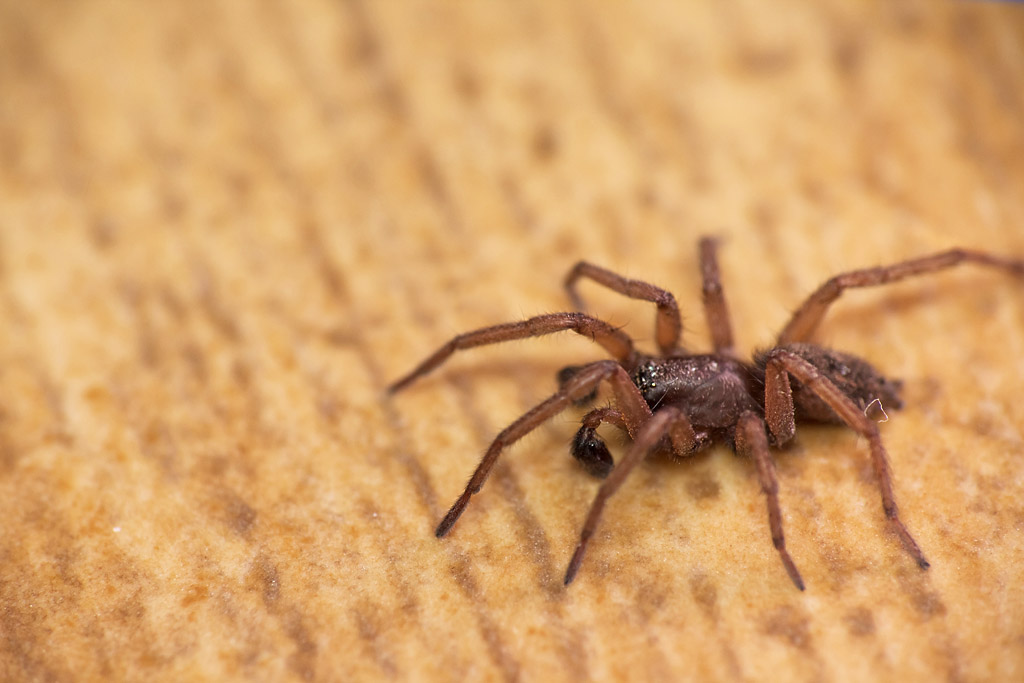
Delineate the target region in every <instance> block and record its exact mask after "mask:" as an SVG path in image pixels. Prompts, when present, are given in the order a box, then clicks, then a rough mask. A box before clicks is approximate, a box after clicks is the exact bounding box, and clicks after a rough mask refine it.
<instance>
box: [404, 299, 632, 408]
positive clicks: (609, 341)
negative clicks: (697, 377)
mask: <svg viewBox="0 0 1024 683" xmlns="http://www.w3.org/2000/svg"><path fill="white" fill-rule="evenodd" d="M563 330H572V331H573V332H576V333H577V334H580V335H582V336H584V337H589V338H590V339H592V340H594V341H595V342H597V343H598V344H600V345H601V346H603V347H604V348H605V350H607V351H608V353H610V354H611V355H612V356H613V357H614V358H616V359H617V360H619V361H621V362H623V363H628V362H630V359H631V358H632V356H633V340H632V339H630V338H629V336H628V335H626V333H624V332H622V331H621V330H619V329H617V328H615V327H612V326H611V325H609V324H608V323H606V322H604V321H603V320H598V319H597V318H594V317H592V316H589V315H587V314H586V313H548V314H545V315H538V316H535V317H533V318H527V319H526V320H520V321H517V322H512V323H503V324H501V325H492V326H490V327H483V328H481V329H479V330H473V331H472V332H464V333H463V334H460V335H457V336H456V337H454V338H452V339H451V340H450V341H449V342H448V343H447V344H445V345H444V346H442V347H441V348H439V349H438V350H437V351H435V352H434V353H433V354H432V355H430V356H429V357H428V358H427V359H426V360H424V361H423V362H422V363H420V364H419V365H418V366H416V368H414V369H413V370H412V371H411V372H409V374H407V375H405V376H404V377H401V378H400V379H398V380H396V381H395V382H394V383H393V384H391V385H390V386H389V387H388V393H391V394H393V393H395V392H397V391H401V390H402V389H404V388H405V387H407V386H408V385H409V384H411V383H412V382H413V381H415V380H416V379H418V378H420V377H422V376H423V375H425V374H427V373H428V372H430V371H431V370H433V369H434V368H436V367H437V366H439V365H441V363H443V362H445V361H446V360H448V358H449V357H450V356H451V355H452V354H453V353H455V352H456V351H461V350H463V349H470V348H473V347H475V346H486V345H488V344H497V343H499V342H504V341H511V340H513V339H528V338H530V337H540V336H543V335H545V334H552V333H554V332H561V331H563Z"/></svg>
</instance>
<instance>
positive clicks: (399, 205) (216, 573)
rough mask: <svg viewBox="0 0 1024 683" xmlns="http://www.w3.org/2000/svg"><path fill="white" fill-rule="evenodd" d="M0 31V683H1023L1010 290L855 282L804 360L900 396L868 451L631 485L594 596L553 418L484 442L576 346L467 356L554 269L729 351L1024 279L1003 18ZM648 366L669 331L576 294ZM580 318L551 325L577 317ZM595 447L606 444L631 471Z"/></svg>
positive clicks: (1012, 37) (961, 14) (513, 7)
mask: <svg viewBox="0 0 1024 683" xmlns="http://www.w3.org/2000/svg"><path fill="white" fill-rule="evenodd" d="M792 4H793V5H796V6H795V7H793V6H789V5H788V4H784V5H783V6H779V5H777V4H772V5H767V4H764V3H746V4H743V5H730V6H729V8H728V9H725V8H717V7H713V6H712V5H711V4H710V3H709V4H708V5H706V6H698V5H697V4H696V3H677V2H669V1H665V2H650V3H614V2H607V3H598V4H593V3H587V2H575V3H573V2H548V1H546V0H545V1H543V2H542V1H540V0H537V1H529V2H515V3H498V2H474V3H465V2H456V1H454V0H453V1H451V2H437V3H433V2H432V3H425V2H413V1H409V2H363V3H359V2H354V1H353V2H317V1H312V0H310V1H305V0H302V1H299V2H289V3H275V2H263V3H250V2H237V3H236V2H227V3H206V2H199V1H195V2H192V1H185V2H167V3H157V2H150V3H141V2H50V1H47V2H19V1H18V0H5V1H4V2H2V3H0V320H2V326H0V329H2V333H0V517H2V519H3V520H4V521H3V524H2V527H0V528H2V533H0V678H2V679H3V680H53V681H68V680H99V679H108V680H109V679H115V680H116V679H132V680H187V679H206V680H300V679H312V680H325V681H326V680H345V681H353V680H376V679H379V678H406V679H407V678H413V677H415V678H417V679H420V680H517V679H522V680H540V679H542V678H543V679H544V680H557V679H566V680H571V679H583V678H590V679H595V680H621V679H625V678H627V677H629V678H631V679H633V680H637V679H648V680H657V679H661V680H667V679H676V680H678V679H680V678H685V677H694V678H697V677H699V678H702V679H720V680H722V679H725V680H728V679H746V680H766V679H768V678H769V677H771V679H772V680H777V681H780V680H787V679H791V680H836V681H841V680H865V681H866V680H902V681H910V680H928V681H932V680H943V679H945V680H968V681H971V680H973V681H981V680H1021V679H1024V581H1022V578H1024V577H1022V574H1024V570H1022V566H1024V502H1022V492H1024V439H1022V427H1024V402H1022V401H1021V400H1020V387H1021V384H1022V380H1024V287H1022V285H1021V283H1020V282H1013V281H1011V280H1010V279H1009V278H1006V277H1001V276H999V275H998V274H992V273H985V272H982V271H980V270H978V269H972V268H965V269H962V270H959V271H956V272H951V273H948V274H944V275H942V276H939V277H934V278H929V279H927V280H923V281H918V282H916V283H912V284H902V285H899V286H895V287H892V288H890V289H888V290H887V291H885V292H880V291H879V292H858V293H851V294H849V295H847V296H846V297H844V299H843V301H841V302H840V304H839V306H837V308H836V310H834V311H833V313H832V314H831V315H829V316H828V318H827V319H826V321H825V326H824V329H823V331H822V333H823V334H822V336H823V338H824V339H825V340H826V341H828V342H830V343H834V344H836V345H840V346H842V347H844V348H847V349H849V350H852V351H856V352H859V353H863V354H864V355H866V356H868V357H869V358H871V359H873V360H874V361H875V362H876V363H877V364H878V365H879V366H880V367H881V368H883V369H884V370H885V371H887V372H889V373H892V374H894V375H898V376H902V377H903V378H904V379H905V380H906V381H907V388H906V399H907V409H906V410H904V411H902V412H898V413H891V414H890V416H891V419H890V421H889V422H888V423H887V424H885V425H884V426H883V427H882V433H883V437H884V439H885V441H886V444H887V445H888V447H889V449H890V451H891V453H892V464H893V469H894V472H895V477H896V494H897V496H898V500H899V501H900V503H901V506H902V510H903V515H904V519H905V521H906V522H907V525H908V526H909V527H910V529H911V530H912V531H913V532H914V533H915V535H916V537H917V539H918V540H919V541H920V543H921V546H922V547H923V548H924V550H925V552H926V553H927V555H928V557H929V558H930V559H931V561H932V564H933V566H932V569H931V570H930V571H928V572H926V573H925V572H922V571H920V570H919V569H918V568H917V567H916V566H915V565H914V564H913V562H912V560H911V559H910V558H909V557H908V556H907V554H906V553H905V552H904V551H903V550H902V549H901V548H900V547H899V544H898V542H897V540H896V539H895V537H894V536H893V535H892V534H891V533H890V532H889V531H888V530H887V528H886V526H885V524H884V521H883V517H882V511H881V505H880V503H879V497H878V492H877V489H876V487H875V484H874V482H873V479H872V474H871V467H870V464H869V461H868V457H867V452H866V450H865V444H863V443H859V442H858V439H857V438H856V436H854V435H852V434H851V433H849V432H848V431H845V430H841V429H826V428H817V429H813V428H812V429H805V430H802V431H800V432H799V434H798V439H797V443H796V445H795V446H794V447H793V448H791V449H789V450H788V451H786V452H784V453H782V454H780V456H779V458H778V471H779V479H780V484H781V487H782V492H781V501H782V506H783V511H784V518H785V519H784V521H785V524H786V531H787V535H788V539H789V544H790V549H791V552H792V554H793V557H794V559H795V561H796V562H797V564H798V565H799V567H800V569H801V571H802V572H803V575H804V578H805V579H806V581H807V584H808V590H807V592H806V593H804V594H801V593H799V592H797V591H796V590H795V589H794V588H793V586H792V585H791V584H790V582H789V579H788V578H787V576H786V574H785V571H784V570H783V568H782V566H781V563H780V562H779V560H778V557H777V555H776V553H775V551H774V549H773V548H772V546H771V543H770V540H769V536H768V528H767V520H766V515H765V511H764V500H763V498H762V496H761V494H760V493H759V490H758V483H757V479H756V474H755V471H754V467H753V465H752V463H750V462H746V461H744V460H742V459H740V458H737V457H734V456H733V455H732V454H731V453H728V452H726V451H725V450H722V449H716V450H714V451H713V452H711V453H708V454H706V455H702V456H700V457H697V458H695V459H694V460H693V461H692V462H689V463H687V464H685V465H682V466H680V465H674V464H672V463H665V462H652V463H648V464H645V465H643V466H641V467H640V468H638V471H637V472H636V473H635V474H634V475H633V477H632V479H631V480H630V481H629V482H627V484H626V485H625V486H624V488H623V490H622V491H621V492H620V493H619V494H618V495H617V496H616V497H615V498H614V499H613V500H612V502H611V503H610V505H609V507H608V510H607V512H606V517H605V523H604V524H603V525H602V527H601V528H600V530H599V532H598V535H597V536H596V537H595V539H594V542H593V543H592V545H591V549H590V553H589V556H588V557H587V560H586V562H585V564H584V566H583V570H582V572H581V574H580V576H579V578H578V579H577V582H576V583H575V584H574V585H573V586H572V587H571V589H569V590H563V589H562V587H561V585H560V579H561V576H562V572H563V571H564V569H565V564H566V562H567V561H568V558H569V555H570V552H571V549H572V546H573V544H574V542H575V537H576V534H577V533H578V529H579V525H580V524H581V522H582V519H583V516H584V515H585V512H586V506H587V505H588V504H589V501H590V500H591V498H592V496H593V494H594V492H595V490H596V487H597V483H596V482H595V481H594V480H593V479H590V478H589V477H587V476H586V475H585V474H584V473H583V472H582V471H581V470H580V468H579V467H578V466H577V465H576V464H575V463H574V462H573V461H572V460H571V459H570V458H569V457H568V455H567V451H566V445H567V442H568V440H569V438H570V437H571V435H572V433H573V431H574V429H575V428H574V421H575V420H576V419H577V418H578V413H574V414H567V415H565V416H564V417H560V418H559V419H557V420H555V421H553V422H552V423H551V424H550V425H549V426H545V427H544V428H542V429H541V430H539V431H538V433H536V434H535V435H533V436H531V437H530V438H528V439H526V440H525V442H524V443H522V444H520V445H519V446H517V447H516V448H515V449H514V450H512V451H511V452H509V453H508V454H507V458H505V459H504V460H503V461H502V462H501V463H500V464H499V466H498V467H497V468H496V470H495V472H494V475H493V476H492V478H491V481H489V482H488V485H487V486H486V488H485V489H484V491H483V493H482V494H481V495H480V496H478V497H476V498H475V499H474V501H473V503H472V504H471V506H470V508H469V509H468V511H467V512H466V514H465V515H464V517H463V518H462V520H461V521H460V522H459V524H458V525H457V526H456V527H455V529H454V530H453V532H452V534H451V535H450V536H449V537H448V538H447V539H445V540H444V541H438V540H436V539H435V538H434V537H433V535H432V533H431V532H432V529H433V526H434V525H435V524H436V522H437V521H438V519H439V518H440V516H441V515H442V514H443V512H444V510H445V508H446V507H447V506H448V505H449V504H450V502H451V501H452V500H453V499H454V497H455V495H456V494H457V493H458V491H459V490H460V488H461V486H462V485H463V483H464V482H465V480H466V477H467V476H468V475H469V472H470V471H471V469H472V467H473V466H474V464H475V462H476V460H477V458H478V457H479V455H480V453H481V452H482V451H483V449H484V448H485V446H486V444H487V441H488V439H489V438H490V437H491V436H493V434H494V433H496V431H497V430H498V429H500V428H501V427H502V426H503V425H504V424H506V423H508V422H509V421H510V420H511V419H513V418H514V417H515V416H516V415H518V414H519V413H520V412H521V411H523V410H525V409H526V408H527V407H528V406H530V405H531V404H533V403H535V402H537V401H539V400H540V399H542V398H543V397H544V396H545V395H546V394H547V393H548V392H550V391H551V390H552V388H553V386H554V381H553V374H554V372H555V371H556V370H557V369H558V368H559V367H561V366H562V365H564V364H567V363H570V362H578V361H581V360H587V359H590V358H596V357H599V356H600V354H599V353H598V350H596V349H594V348H592V347H591V346H589V345H588V344H587V343H586V342H585V341H584V340H581V339H575V338H573V339H569V338H567V337H560V338H558V339H557V340H545V341H539V340H538V341H532V342H529V343H517V344H512V345H508V346H507V347H505V348H498V349H493V350H479V351H476V352H472V353H467V354H464V355H462V356H461V357H459V358H457V359H454V360H453V361H452V362H451V363H450V364H449V365H448V366H446V367H445V368H444V369H443V371H441V372H438V373H436V374H435V375H432V376H431V377H429V378H427V379H425V380H424V381H423V382H421V383H419V384H417V385H415V386H414V387H411V388H410V390H409V391H408V392H407V393H405V394H403V395H400V396H398V397H396V398H395V399H394V400H386V399H385V398H384V397H383V396H382V389H383V387H384V386H385V384H386V383H387V382H388V381H389V380H392V379H394V378H395V377H397V376H398V375H399V374H400V373H402V372H404V371H406V370H408V369H409V368H410V367H411V366H412V364H413V363H414V362H415V361H418V360H419V359H420V358H422V357H423V356H425V355H426V354H427V353H428V352H430V351H432V350H433V349H434V348H435V347H436V346H437V345H439V344H440V343H441V342H443V341H444V340H446V339H447V338H448V337H449V336H450V335H452V334H453V333H455V332H458V331H462V330H465V329H468V328H472V327H475V326H480V325H484V324H489V323H493V322H498V321H503V320H509V319H516V318H519V317H523V316H526V315H530V314H534V313H538V312H544V311H552V310H559V309H562V308H564V307H565V305H566V299H565V296H564V293H563V292H562V291H561V290H560V285H559V282H560V280H561V278H562V277H563V275H564V274H565V272H566V270H567V269H568V268H569V267H570V266H571V264H572V263H573V262H574V261H575V260H576V259H578V258H581V257H586V258H588V259H591V260H593V261H595V262H597V263H600V264H603V265H605V266H608V267H610V268H614V269H616V270H619V271H622V272H624V273H626V274H629V275H631V276H634V277H643V278H647V279H650V280H651V281H653V282H656V283H658V284H660V285H662V286H665V287H668V288H670V289H671V290H673V291H674V292H675V293H676V294H677V296H678V297H679V300H680V303H681V306H682V308H683V310H684V311H685V312H686V313H687V319H686V327H687V332H686V338H687V340H688V341H689V343H691V344H692V345H693V346H695V347H702V346H703V344H704V343H705V339H706V329H705V327H704V322H703V317H702V315H701V314H700V312H699V301H700V295H699V291H698V282H699V278H698V275H697V270H696V264H697V255H696V237H697V236H698V235H699V234H701V233H716V234H720V235H723V236H724V238H725V241H724V243H723V248H722V252H721V258H722V270H723V277H724V280H725V285H726V287H727V294H728V296H729V303H730V306H731V309H732V311H733V314H734V319H735V326H736V331H737V343H738V345H739V347H740V348H742V349H745V350H749V349H752V348H753V347H755V346H757V345H762V344H765V343H767V342H769V341H770V340H771V337H772V333H773V332H774V331H776V330H777V329H778V328H779V326H780V325H782V324H783V323H784V321H785V319H786V315H787V312H788V311H789V310H790V309H792V308H793V307H794V306H796V305H797V304H798V303H799V301H800V299H801V297H802V296H803V295H805V294H806V293H808V292H809V291H810V290H811V289H812V288H813V287H814V286H816V285H817V284H818V283H819V282H820V281H821V280H823V279H824V278H825V277H827V276H828V275H831V274H833V273H835V272H837V271H839V270H841V269H845V268H851V267H859V266H865V265H872V264H876V263H879V262H883V261H889V260H895V259H899V258H904V257H907V256H915V255H919V254H923V253H927V252H929V251H933V250H937V249H940V248H945V247H948V246H952V245H962V246H972V247H982V248H987V249H991V250H993V251H995V252H998V253H1005V254H1010V253H1012V254H1018V255H1021V254H1024V130H1022V121H1024V115H1022V112H1024V94H1022V93H1024V90H1022V88H1021V87H1020V84H1021V83H1024V48H1022V45H1024V7H1019V6H1012V5H1008V4H1001V3H1000V4H997V3H944V2H930V1H925V0H921V1H920V2H912V3H906V2H897V3H892V2H884V3H877V4H875V5H872V6H870V7H863V6H861V5H859V4H854V3H851V4H850V5H846V4H843V3H839V2H834V1H829V2H824V3H807V4H806V5H805V4H804V3H792ZM583 293H584V295H585V296H586V297H587V298H588V300H589V301H591V302H592V304H593V306H594V307H595V309H596V310H598V311H600V312H601V314H602V315H604V316H605V317H607V318H609V319H610V320H611V321H613V322H615V323H616V324H624V325H626V326H627V329H628V330H629V331H630V332H631V333H632V334H634V335H635V336H637V337H638V338H639V339H640V340H642V341H643V342H644V343H647V344H649V343H650V342H651V341H652V336H653V328H652V321H653V310H652V308H651V307H650V306H649V305H640V304H631V303H628V302H624V301H622V300H621V299H620V298H617V297H615V296H613V295H609V294H606V293H604V292H600V291H598V290H597V288H593V287H591V286H589V285H585V286H584V287H583ZM568 336H572V335H568ZM619 452H621V451H619Z"/></svg>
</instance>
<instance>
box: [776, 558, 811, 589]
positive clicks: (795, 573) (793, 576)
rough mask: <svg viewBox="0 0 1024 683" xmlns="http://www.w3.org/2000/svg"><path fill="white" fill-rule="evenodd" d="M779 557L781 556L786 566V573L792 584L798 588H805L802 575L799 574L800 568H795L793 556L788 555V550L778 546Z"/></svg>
mask: <svg viewBox="0 0 1024 683" xmlns="http://www.w3.org/2000/svg"><path fill="white" fill-rule="evenodd" d="M779 557H781V558H782V564H783V566H784V567H785V568H786V573H787V574H789V578H790V580H791V581H792V582H793V585H794V586H796V587H797V588H798V589H799V590H805V588H806V586H804V580H803V577H801V576H800V570H798V569H797V568H796V564H795V563H794V562H793V558H792V557H790V556H789V552H787V551H786V549H785V548H779Z"/></svg>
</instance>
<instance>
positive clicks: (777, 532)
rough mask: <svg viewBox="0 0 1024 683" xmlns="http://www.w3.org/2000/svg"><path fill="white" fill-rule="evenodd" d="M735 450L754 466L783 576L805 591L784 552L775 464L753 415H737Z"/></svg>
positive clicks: (802, 581) (763, 434)
mask: <svg viewBox="0 0 1024 683" xmlns="http://www.w3.org/2000/svg"><path fill="white" fill-rule="evenodd" d="M736 450H737V452H739V453H740V454H741V455H747V456H750V457H751V458H752V459H753V460H754V463H755V464H756V465H757V478H758V481H760V482H761V491H762V492H763V493H764V495H765V498H766V500H767V503H768V526H769V528H770V529H771V532H772V543H773V544H774V545H775V549H776V550H778V551H779V557H781V558H782V564H783V566H785V568H786V573H788V574H789V578H790V579H791V580H792V581H793V583H794V584H795V585H796V587H797V588H799V589H800V590H803V589H804V580H803V579H802V578H801V577H800V572H799V571H797V568H796V565H795V564H793V558H791V557H790V556H789V551H788V550H786V537H785V536H784V535H783V534H782V512H781V510H780V509H779V481H778V479H777V478H776V477H775V463H774V462H773V461H772V456H771V452H770V451H769V450H768V439H767V437H765V433H764V422H763V421H762V420H761V418H760V417H758V416H757V415H756V414H754V413H752V412H746V413H743V414H742V415H740V419H739V422H738V423H737V425H736Z"/></svg>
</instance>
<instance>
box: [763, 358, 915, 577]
mask: <svg viewBox="0 0 1024 683" xmlns="http://www.w3.org/2000/svg"><path fill="white" fill-rule="evenodd" d="M766 360H767V364H766V368H765V419H766V421H767V423H768V428H769V429H770V430H771V432H772V435H773V436H774V437H775V439H776V441H777V442H778V443H779V444H780V445H781V444H783V443H785V442H786V441H788V440H789V439H790V438H792V436H793V433H794V431H795V429H796V421H795V414H796V413H795V410H794V407H793V390H792V387H791V386H790V383H789V377H790V375H792V376H793V377H794V378H796V380H797V381H798V382H800V383H801V384H803V385H804V386H805V387H807V388H808V389H810V390H811V391H812V392H813V393H814V394H815V395H816V396H817V397H818V398H820V399H821V400H822V401H824V402H825V403H826V404H827V405H828V407H829V408H831V409H832V411H833V412H834V413H835V414H836V415H837V416H838V417H839V419H840V420H842V421H843V422H844V423H846V424H847V425H848V426H849V427H850V428H851V429H853V430H855V431H856V432H857V433H858V434H860V435H861V436H863V437H864V438H866V439H867V440H868V444H869V446H870V449H871V464H872V466H873V468H874V470H875V479H876V480H877V481H878V488H879V490H880V492H881V494H882V508H883V510H885V516H886V518H887V519H888V520H889V523H890V524H891V525H892V527H893V529H895V531H896V534H897V535H898V536H899V537H900V541H901V542H902V543H903V547H904V548H906V550H907V552H908V553H910V555H911V556H912V557H913V558H914V560H915V561H916V562H917V564H918V566H920V567H921V569H927V568H928V567H929V566H930V565H929V563H928V560H926V559H925V557H924V553H922V552H921V548H920V546H918V545H917V541H915V540H914V537H913V536H911V535H910V532H909V531H908V530H907V527H906V525H904V524H903V521H902V520H901V519H900V516H899V508H898V507H897V506H896V497H895V495H894V494H893V491H892V474H891V473H890V471H889V463H888V456H887V454H886V452H885V446H883V445H882V437H881V435H880V434H879V433H878V426H877V425H876V424H875V423H874V421H872V420H871V419H869V418H868V417H867V416H866V415H865V414H864V413H863V412H862V411H861V410H860V409H859V408H858V407H857V406H856V404H854V402H853V401H852V400H850V398H849V397H848V396H847V395H846V394H844V393H843V392H842V391H840V390H839V388H838V387H836V385H835V384H833V383H832V381H831V380H829V378H828V377H826V376H825V375H823V374H822V373H821V372H820V371H819V370H818V369H817V368H816V367H814V365H812V364H811V363H810V362H809V361H808V360H807V359H805V358H802V357H801V356H799V355H797V354H795V353H793V352H792V351H789V350H787V349H773V350H772V351H770V352H769V353H768V354H767V356H766Z"/></svg>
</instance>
